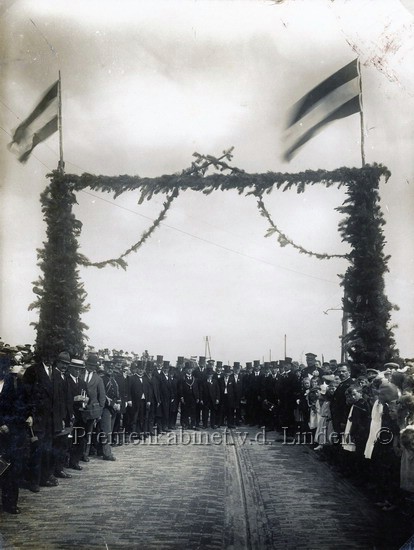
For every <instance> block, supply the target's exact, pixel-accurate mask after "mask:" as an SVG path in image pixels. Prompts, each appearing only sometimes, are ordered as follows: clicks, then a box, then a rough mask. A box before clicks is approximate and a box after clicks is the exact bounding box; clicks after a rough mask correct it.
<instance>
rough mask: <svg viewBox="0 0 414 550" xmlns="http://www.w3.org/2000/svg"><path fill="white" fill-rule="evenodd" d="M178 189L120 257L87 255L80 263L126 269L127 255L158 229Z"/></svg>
mask: <svg viewBox="0 0 414 550" xmlns="http://www.w3.org/2000/svg"><path fill="white" fill-rule="evenodd" d="M178 193H179V191H178V189H174V191H173V192H172V193H171V195H170V196H169V197H168V198H167V200H166V201H165V202H164V204H163V207H162V210H161V212H160V213H159V214H158V216H157V217H156V219H155V220H154V221H153V222H152V224H151V225H150V227H149V228H148V229H146V230H145V231H144V233H143V234H142V235H141V238H140V239H139V241H138V242H136V243H135V244H133V245H132V246H130V247H129V248H128V249H127V250H125V252H123V253H122V254H121V255H120V256H118V258H111V259H110V260H104V261H102V262H91V261H90V260H88V258H86V257H85V256H82V257H81V259H80V263H81V264H82V265H84V266H86V267H97V268H98V269H102V268H103V267H106V266H107V265H112V266H114V267H122V269H124V270H126V268H127V266H128V264H127V263H126V261H125V260H124V258H126V256H129V254H131V252H136V251H137V250H138V249H139V248H141V246H142V245H143V244H144V243H145V242H146V241H147V239H149V238H150V237H151V235H152V234H153V233H154V231H155V230H156V229H157V227H158V226H159V225H160V223H161V222H162V221H163V220H164V219H165V216H166V215H167V212H168V210H169V208H170V206H171V204H172V202H173V200H174V199H175V198H177V197H178Z"/></svg>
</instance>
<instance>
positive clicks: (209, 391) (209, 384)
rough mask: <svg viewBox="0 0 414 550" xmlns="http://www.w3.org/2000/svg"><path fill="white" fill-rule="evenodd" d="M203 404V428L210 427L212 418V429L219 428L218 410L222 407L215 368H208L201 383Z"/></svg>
mask: <svg viewBox="0 0 414 550" xmlns="http://www.w3.org/2000/svg"><path fill="white" fill-rule="evenodd" d="M201 385H202V390H201V396H202V402H203V405H202V406H203V427H204V428H207V427H208V420H209V417H210V428H212V429H215V428H217V427H218V423H219V419H218V410H219V405H220V388H219V383H218V381H217V379H216V378H215V377H214V370H213V367H207V368H206V376H205V378H204V379H203V381H202V382H201Z"/></svg>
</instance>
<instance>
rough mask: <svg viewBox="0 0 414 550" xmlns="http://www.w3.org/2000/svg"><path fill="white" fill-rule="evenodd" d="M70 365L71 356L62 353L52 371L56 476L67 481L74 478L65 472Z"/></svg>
mask: <svg viewBox="0 0 414 550" xmlns="http://www.w3.org/2000/svg"><path fill="white" fill-rule="evenodd" d="M69 365H70V355H69V353H68V352H67V351H62V352H61V353H59V355H58V356H57V358H56V361H55V362H54V364H53V369H52V383H53V400H54V402H55V403H56V404H57V406H56V413H57V414H55V416H54V418H53V428H54V430H53V432H54V435H53V456H54V475H55V477H57V478H62V479H67V478H71V477H72V476H71V475H70V474H68V473H67V472H65V471H64V466H65V463H66V455H67V453H68V452H69V440H68V435H69V432H70V423H69V422H68V412H69V408H70V403H69V394H68V386H67V380H66V373H67V370H68V368H69Z"/></svg>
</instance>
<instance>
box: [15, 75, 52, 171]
mask: <svg viewBox="0 0 414 550" xmlns="http://www.w3.org/2000/svg"><path fill="white" fill-rule="evenodd" d="M58 88H59V80H57V81H56V82H55V83H54V84H53V85H52V86H51V87H50V88H49V89H48V90H47V92H46V93H45V95H44V96H43V97H42V99H41V100H40V102H39V103H38V104H37V106H36V107H35V108H34V110H33V111H32V112H31V113H30V115H29V116H28V117H27V118H26V119H25V120H24V121H23V122H22V123H21V124H20V125H19V126H18V128H17V129H16V130H15V132H14V134H13V139H12V141H11V142H10V143H9V145H8V148H9V150H10V151H12V152H13V153H15V154H16V155H17V158H18V160H19V161H20V162H23V163H24V162H26V161H27V160H28V158H29V156H30V154H31V152H32V151H33V149H34V148H35V147H36V145H39V143H41V142H42V141H45V139H47V138H48V137H49V136H51V135H52V134H54V133H55V132H57V130H58Z"/></svg>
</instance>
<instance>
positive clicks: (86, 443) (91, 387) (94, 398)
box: [81, 353, 109, 462]
mask: <svg viewBox="0 0 414 550" xmlns="http://www.w3.org/2000/svg"><path fill="white" fill-rule="evenodd" d="M108 360H109V357H108ZM99 366H101V365H100V363H99V359H98V356H97V355H96V354H94V353H91V354H89V355H88V357H87V359H86V361H85V369H86V372H85V383H86V389H87V393H88V397H89V401H88V403H87V405H86V407H85V408H84V410H83V411H82V418H83V420H84V422H85V429H86V436H85V438H84V439H83V441H82V444H83V453H82V458H81V460H83V462H89V454H90V452H91V443H92V433H93V428H94V425H95V424H97V423H98V422H99V419H100V418H101V416H102V411H103V408H104V405H105V400H106V394H105V386H104V384H103V381H102V377H101V376H99V375H98V374H97V370H98V367H99ZM95 452H96V451H95Z"/></svg>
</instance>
